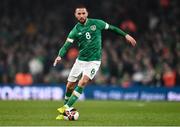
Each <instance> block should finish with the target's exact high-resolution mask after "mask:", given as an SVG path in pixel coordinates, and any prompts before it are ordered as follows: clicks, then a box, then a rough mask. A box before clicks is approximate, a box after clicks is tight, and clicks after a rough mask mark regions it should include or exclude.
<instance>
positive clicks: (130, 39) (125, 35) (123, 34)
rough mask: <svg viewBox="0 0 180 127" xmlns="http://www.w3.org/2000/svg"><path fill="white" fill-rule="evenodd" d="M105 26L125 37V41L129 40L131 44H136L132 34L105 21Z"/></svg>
mask: <svg viewBox="0 0 180 127" xmlns="http://www.w3.org/2000/svg"><path fill="white" fill-rule="evenodd" d="M105 28H106V29H108V30H111V31H113V32H115V33H117V34H118V35H121V36H123V37H125V38H126V41H127V42H129V43H130V44H131V45H132V46H135V45H136V40H135V39H134V38H133V37H132V36H130V35H129V34H127V33H126V32H124V31H122V30H121V29H120V28H118V27H116V26H113V25H109V24H107V23H106V27H105Z"/></svg>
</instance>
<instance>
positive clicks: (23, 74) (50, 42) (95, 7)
mask: <svg viewBox="0 0 180 127" xmlns="http://www.w3.org/2000/svg"><path fill="white" fill-rule="evenodd" d="M80 3H81V4H84V5H86V6H87V7H88V11H89V17H90V18H97V19H102V20H104V21H106V22H108V23H109V24H112V25H115V26H117V27H119V28H121V29H122V30H124V31H126V32H127V33H129V34H131V35H132V36H133V37H134V38H136V40H137V43H138V44H137V46H136V47H135V48H133V47H131V45H130V44H128V43H127V42H126V41H125V39H124V38H123V37H120V36H117V35H116V34H114V33H112V32H109V31H104V32H103V33H102V34H103V52H102V54H103V57H102V64H101V68H100V70H99V72H98V74H97V75H96V77H95V79H94V80H93V81H92V83H94V84H98V85H118V86H122V87H125V88H126V87H131V86H135V85H143V86H152V87H160V86H165V87H174V86H178V85H180V1H179V0H130V1H128V0H1V1H0V83H1V84H9V83H16V84H18V85H31V84H33V83H45V84H46V83H65V82H66V80H67V76H68V74H69V72H70V69H71V67H72V65H73V63H74V61H75V59H76V56H77V54H78V50H77V46H76V45H73V46H72V47H71V49H70V50H69V51H68V53H67V55H66V56H65V58H64V59H63V60H62V62H61V63H60V64H59V65H58V66H57V67H56V68H54V67H53V66H52V65H53V61H54V59H55V58H56V56H57V54H58V51H59V49H60V47H61V46H62V45H63V43H64V42H65V40H66V37H67V35H68V33H69V32H70V30H71V29H72V28H73V26H74V25H75V24H76V22H77V21H76V20H75V18H74V8H75V6H76V5H77V4H80Z"/></svg>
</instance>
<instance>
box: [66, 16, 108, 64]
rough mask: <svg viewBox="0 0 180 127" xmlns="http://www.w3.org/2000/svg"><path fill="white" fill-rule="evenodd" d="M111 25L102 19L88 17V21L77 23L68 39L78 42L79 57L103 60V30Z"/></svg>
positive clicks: (84, 59)
mask: <svg viewBox="0 0 180 127" xmlns="http://www.w3.org/2000/svg"><path fill="white" fill-rule="evenodd" d="M108 27H109V25H108V24H107V23H105V22H104V21H102V20H98V19H87V20H86V23H84V24H81V23H77V24H76V25H75V27H74V28H73V29H72V31H71V32H70V33H69V35H68V38H67V41H68V40H69V41H71V42H74V40H75V41H76V42H77V44H78V47H79V55H78V59H79V60H83V61H94V60H101V49H102V46H101V42H102V39H101V31H102V30H103V29H108Z"/></svg>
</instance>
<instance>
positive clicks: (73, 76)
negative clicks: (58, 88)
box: [57, 60, 82, 114]
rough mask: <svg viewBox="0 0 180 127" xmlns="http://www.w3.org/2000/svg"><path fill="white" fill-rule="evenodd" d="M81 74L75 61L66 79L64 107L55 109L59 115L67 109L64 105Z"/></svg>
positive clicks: (80, 67) (79, 66) (80, 69)
mask: <svg viewBox="0 0 180 127" xmlns="http://www.w3.org/2000/svg"><path fill="white" fill-rule="evenodd" d="M81 73H82V66H81V63H79V62H78V60H76V62H75V63H74V65H73V67H72V69H71V72H70V74H69V77H68V83H67V86H66V91H67V92H66V94H65V105H64V106H63V107H60V108H58V109H57V110H58V111H59V113H60V114H63V113H64V112H65V110H66V109H67V108H69V107H68V105H66V103H67V102H68V100H69V97H70V96H71V95H72V92H73V91H74V86H75V85H76V81H77V80H78V78H79V76H80V75H81ZM68 91H69V92H68Z"/></svg>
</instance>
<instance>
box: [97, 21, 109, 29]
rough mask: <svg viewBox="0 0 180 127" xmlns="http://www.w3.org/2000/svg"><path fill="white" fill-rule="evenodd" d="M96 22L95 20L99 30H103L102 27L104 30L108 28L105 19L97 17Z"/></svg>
mask: <svg viewBox="0 0 180 127" xmlns="http://www.w3.org/2000/svg"><path fill="white" fill-rule="evenodd" d="M96 22H97V24H98V27H99V28H100V29H101V30H103V29H105V30H107V29H109V24H108V23H106V22H105V21H103V20H98V19H97V20H96Z"/></svg>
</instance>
